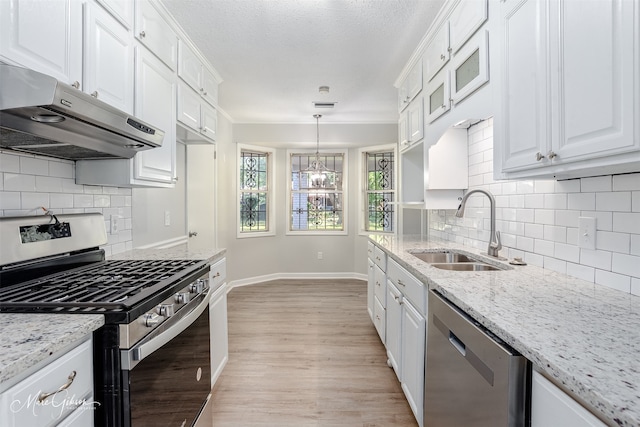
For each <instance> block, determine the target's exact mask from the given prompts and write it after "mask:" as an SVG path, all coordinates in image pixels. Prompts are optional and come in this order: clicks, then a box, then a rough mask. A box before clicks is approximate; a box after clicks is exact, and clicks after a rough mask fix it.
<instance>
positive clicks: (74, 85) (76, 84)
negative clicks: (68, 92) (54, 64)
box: [71, 80, 80, 89]
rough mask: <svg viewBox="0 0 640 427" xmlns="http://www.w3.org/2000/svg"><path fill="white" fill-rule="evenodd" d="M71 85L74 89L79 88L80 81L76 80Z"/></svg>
mask: <svg viewBox="0 0 640 427" xmlns="http://www.w3.org/2000/svg"><path fill="white" fill-rule="evenodd" d="M71 86H73V87H75V88H76V89H80V82H79V81H77V80H76V81H75V82H73V84H72V85H71Z"/></svg>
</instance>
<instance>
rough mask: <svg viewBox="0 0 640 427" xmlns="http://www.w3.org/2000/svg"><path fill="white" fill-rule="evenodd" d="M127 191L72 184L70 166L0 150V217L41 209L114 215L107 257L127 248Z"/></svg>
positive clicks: (129, 233)
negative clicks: (115, 216)
mask: <svg viewBox="0 0 640 427" xmlns="http://www.w3.org/2000/svg"><path fill="white" fill-rule="evenodd" d="M131 206H132V197H131V189H129V188H116V187H102V186H96V185H76V183H75V166H74V163H73V162H71V161H67V160H56V159H52V158H47V157H39V156H34V155H30V154H24V155H23V154H15V153H14V152H9V151H2V150H0V215H1V216H20V215H41V214H42V213H43V211H42V209H41V207H45V208H47V209H50V210H51V211H53V213H62V214H66V213H87V212H100V213H102V214H103V215H104V216H105V218H110V217H111V215H118V216H119V217H120V219H119V220H118V232H116V233H111V232H110V231H111V230H110V227H109V224H106V226H107V234H108V238H109V243H108V244H107V245H106V246H105V247H104V249H105V252H106V254H107V255H110V254H113V253H118V252H123V251H125V250H127V249H131V248H132V246H133V242H132V228H133V223H132V209H131Z"/></svg>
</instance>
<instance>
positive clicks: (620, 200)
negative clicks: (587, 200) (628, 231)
mask: <svg viewBox="0 0 640 427" xmlns="http://www.w3.org/2000/svg"><path fill="white" fill-rule="evenodd" d="M596 210H598V211H614V212H631V192H629V191H616V192H609V193H596Z"/></svg>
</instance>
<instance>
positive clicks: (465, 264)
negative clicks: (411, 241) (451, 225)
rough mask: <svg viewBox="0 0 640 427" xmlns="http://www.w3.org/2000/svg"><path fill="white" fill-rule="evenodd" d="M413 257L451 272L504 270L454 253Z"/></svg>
mask: <svg viewBox="0 0 640 427" xmlns="http://www.w3.org/2000/svg"><path fill="white" fill-rule="evenodd" d="M410 254H411V255H413V256H414V257H416V258H418V259H419V260H422V261H424V262H426V263H429V264H430V265H431V266H433V267H435V268H439V269H441V270H451V271H496V270H504V269H503V268H500V267H496V266H494V265H491V264H487V263H485V262H482V261H480V260H477V259H474V258H471V257H468V256H467V255H464V254H461V253H458V252H452V251H442V252H410Z"/></svg>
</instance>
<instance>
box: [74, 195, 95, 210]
mask: <svg viewBox="0 0 640 427" xmlns="http://www.w3.org/2000/svg"><path fill="white" fill-rule="evenodd" d="M73 207H74V208H92V207H93V196H92V195H91V194H74V195H73Z"/></svg>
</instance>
